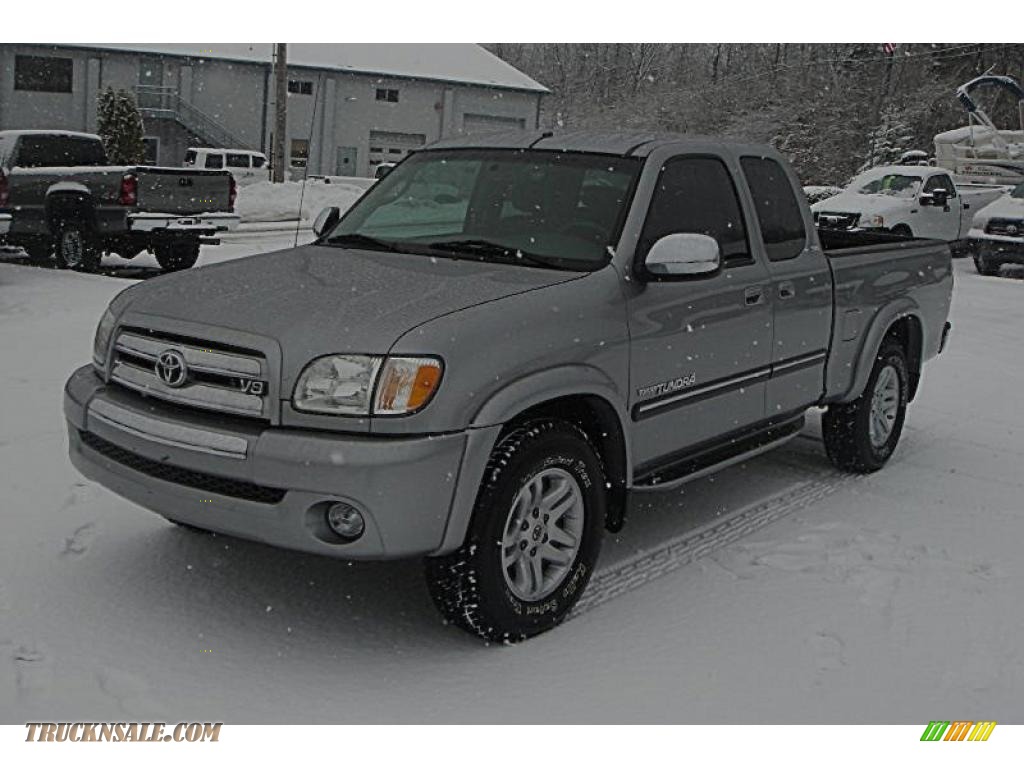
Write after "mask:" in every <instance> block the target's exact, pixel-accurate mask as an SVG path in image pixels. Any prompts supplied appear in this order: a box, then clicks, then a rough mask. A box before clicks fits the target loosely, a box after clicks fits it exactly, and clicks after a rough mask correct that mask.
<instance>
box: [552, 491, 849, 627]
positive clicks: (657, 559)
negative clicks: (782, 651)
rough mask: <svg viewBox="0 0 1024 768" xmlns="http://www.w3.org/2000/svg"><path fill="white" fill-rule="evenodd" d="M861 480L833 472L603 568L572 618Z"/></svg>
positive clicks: (581, 599)
mask: <svg viewBox="0 0 1024 768" xmlns="http://www.w3.org/2000/svg"><path fill="white" fill-rule="evenodd" d="M855 478H856V476H855V475H848V474H844V473H841V472H838V471H833V472H827V473H825V474H823V475H821V476H820V477H818V478H815V479H812V480H807V481H804V482H801V483H798V484H797V485H795V486H792V487H790V488H789V489H787V490H785V491H783V492H782V493H779V494H777V495H775V496H772V497H769V498H767V499H764V500H762V501H759V502H756V503H754V504H752V505H750V506H748V507H744V508H743V509H741V510H740V511H738V512H735V513H733V514H731V515H729V516H728V517H726V518H724V519H721V520H716V521H714V522H712V523H708V524H707V525H705V526H703V527H701V528H697V529H695V530H693V531H687V532H686V533H684V534H681V535H680V536H676V537H673V538H671V539H668V540H666V541H665V542H663V543H662V544H661V545H660V546H658V547H657V548H655V549H650V550H647V551H644V552H640V553H639V554H637V555H635V556H633V557H631V558H629V559H627V560H625V561H624V562H621V563H617V564H616V565H613V566H611V567H609V568H604V569H599V570H598V571H597V572H596V573H595V574H594V576H593V578H592V579H591V580H590V584H589V586H588V587H587V591H586V592H585V593H584V594H583V597H582V598H580V601H579V603H577V604H576V607H575V608H574V609H573V611H572V614H571V618H575V617H576V616H579V615H580V614H582V613H586V612H587V611H589V610H591V609H593V608H596V607H598V606H599V605H604V604H605V603H607V602H608V601H610V600H614V599H615V598H617V597H621V596H622V595H624V594H626V593H628V592H632V591H633V590H635V589H639V588H640V587H642V586H644V585H645V584H647V583H649V582H651V581H654V580H655V579H660V578H661V577H663V576H666V575H668V574H669V573H672V572H673V571H675V570H678V569H679V568H682V567H683V566H684V565H688V564H689V563H692V562H694V561H695V560H699V559H700V558H702V557H706V556H707V555H709V554H711V553H712V552H715V551H716V550H719V549H721V548H723V547H726V546H728V545H729V544H732V543H733V542H735V541H739V540H740V539H742V538H744V537H746V536H749V535H750V534H751V533H753V532H754V531H757V530H759V529H760V528H764V527H765V526H766V525H770V524H771V523H774V522H775V521H777V520H780V519H782V518H783V517H787V516H788V515H791V514H793V513H794V512H796V511H798V510H801V509H804V508H806V507H808V506H811V505H812V504H816V503H817V502H819V501H821V500H822V499H825V498H826V497H828V496H830V495H832V494H833V493H835V492H836V491H838V490H839V489H840V488H842V487H843V486H845V485H846V484H848V483H850V482H852V481H853V480H854V479H855Z"/></svg>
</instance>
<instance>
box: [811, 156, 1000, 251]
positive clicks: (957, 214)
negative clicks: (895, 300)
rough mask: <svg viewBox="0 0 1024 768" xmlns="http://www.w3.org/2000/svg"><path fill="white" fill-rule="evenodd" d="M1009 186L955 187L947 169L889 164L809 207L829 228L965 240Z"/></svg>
mask: <svg viewBox="0 0 1024 768" xmlns="http://www.w3.org/2000/svg"><path fill="white" fill-rule="evenodd" d="M1007 189H1008V188H1007V187H1005V186H996V185H983V184H964V185H960V186H957V185H956V184H954V183H953V178H952V176H950V174H949V172H948V171H945V170H943V169H941V168H933V167H930V166H921V165H886V166H880V167H878V168H872V169H871V170H869V171H865V172H864V173H862V174H860V175H859V176H857V177H856V178H855V179H854V180H853V181H852V182H850V185H849V186H848V187H847V188H846V189H844V190H843V191H842V192H841V193H840V194H838V195H836V196H835V197H830V198H828V199H827V200H821V201H819V202H817V203H815V204H814V205H812V206H811V210H812V211H813V212H814V221H815V223H816V224H817V225H818V226H819V227H821V228H825V229H845V230H871V229H877V230H887V231H889V232H892V233H894V234H900V235H904V236H905V237H926V238H931V239H935V240H945V241H946V242H948V243H958V244H959V243H961V242H966V238H967V232H968V230H969V229H970V227H971V220H972V219H973V217H974V214H975V213H977V212H978V211H979V210H981V209H982V208H983V207H985V206H986V205H988V204H989V203H990V202H992V201H993V200H995V199H996V198H997V197H999V196H1000V195H1002V194H1004V193H1005V192H1006V191H1007Z"/></svg>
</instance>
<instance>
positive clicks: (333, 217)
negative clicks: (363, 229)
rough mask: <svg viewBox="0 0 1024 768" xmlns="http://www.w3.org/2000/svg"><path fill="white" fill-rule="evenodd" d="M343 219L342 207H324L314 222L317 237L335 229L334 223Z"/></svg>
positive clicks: (314, 231) (314, 232)
mask: <svg viewBox="0 0 1024 768" xmlns="http://www.w3.org/2000/svg"><path fill="white" fill-rule="evenodd" d="M340 220H341V209H340V208H338V207H337V206H335V205H332V206H331V207H330V208H324V209H323V210H322V211H320V213H319V215H317V217H316V220H315V221H314V222H313V234H315V235H316V236H317V237H323V236H324V233H326V232H330V231H331V230H332V229H334V225H335V224H337V223H338V222H339V221H340Z"/></svg>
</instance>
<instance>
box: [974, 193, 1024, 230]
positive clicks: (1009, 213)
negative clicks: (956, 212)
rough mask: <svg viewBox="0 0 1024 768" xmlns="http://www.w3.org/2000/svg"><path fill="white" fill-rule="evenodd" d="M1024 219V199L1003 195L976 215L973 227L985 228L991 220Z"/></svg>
mask: <svg viewBox="0 0 1024 768" xmlns="http://www.w3.org/2000/svg"><path fill="white" fill-rule="evenodd" d="M995 218H999V219H1024V197H1012V196H1011V195H1003V196H1002V197H1000V198H997V199H996V200H995V201H994V202H991V203H989V204H988V205H986V206H985V207H984V208H982V209H981V210H980V211H978V212H977V213H976V214H974V223H973V224H972V226H974V227H979V228H982V229H983V228H984V227H985V224H987V223H988V220H989V219H995Z"/></svg>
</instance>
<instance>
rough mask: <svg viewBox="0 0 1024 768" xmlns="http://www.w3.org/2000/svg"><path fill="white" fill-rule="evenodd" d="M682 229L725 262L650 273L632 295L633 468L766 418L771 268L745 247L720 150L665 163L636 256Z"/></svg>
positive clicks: (742, 219) (737, 202)
mask: <svg viewBox="0 0 1024 768" xmlns="http://www.w3.org/2000/svg"><path fill="white" fill-rule="evenodd" d="M686 232H689V233H700V234H705V235H710V236H711V237H713V238H715V240H716V241H718V244H719V248H720V250H721V254H722V260H723V267H722V269H721V271H720V272H718V273H717V274H714V275H712V276H710V277H706V276H698V277H694V278H690V279H685V280H680V281H673V282H647V283H646V284H644V285H643V286H640V287H639V288H637V290H636V292H635V293H634V295H633V296H632V297H631V298H630V301H629V323H630V336H631V340H632V341H631V349H632V352H631V362H630V383H631V392H630V413H631V416H632V418H633V422H634V424H633V427H634V428H633V430H632V432H633V456H634V469H635V471H636V472H637V474H644V473H645V471H647V470H649V469H651V468H652V467H656V466H657V465H658V464H661V463H665V462H667V461H669V460H670V459H673V458H678V457H679V456H681V455H683V454H685V453H686V452H687V451H688V450H693V449H697V447H698V446H701V447H703V446H702V444H708V443H711V442H714V441H717V440H722V439H728V436H729V435H730V434H731V433H735V434H739V433H741V432H742V431H743V430H744V429H745V428H749V427H751V426H752V425H754V424H756V423H757V422H760V421H762V420H763V419H764V418H765V405H764V402H765V400H764V399H765V386H766V382H767V380H768V371H769V363H770V356H771V334H772V314H771V307H770V305H769V302H768V296H767V290H768V274H767V270H766V268H765V266H764V264H763V263H762V262H761V260H760V259H759V258H757V256H756V254H755V252H754V250H753V249H752V248H751V246H750V237H749V235H748V228H747V224H746V218H745V216H744V214H743V210H742V207H741V204H740V200H739V196H738V195H737V191H736V183H735V180H734V177H733V173H732V172H731V171H730V170H729V168H728V167H727V166H726V164H725V162H723V160H721V159H719V158H717V157H706V156H680V157H675V158H672V159H670V160H668V161H667V162H666V163H665V164H664V166H663V168H662V169H661V172H660V176H659V181H658V186H657V189H656V190H655V192H654V197H653V199H652V201H651V207H650V210H649V212H648V216H647V221H646V223H645V225H644V231H643V234H642V236H641V238H640V241H639V243H638V245H637V249H638V253H637V257H638V258H640V259H642V258H643V257H644V255H645V254H646V253H647V251H648V250H649V249H650V247H651V246H652V245H653V244H654V242H655V241H657V240H658V239H660V238H661V237H664V236H665V235H668V234H673V233H686Z"/></svg>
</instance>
